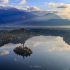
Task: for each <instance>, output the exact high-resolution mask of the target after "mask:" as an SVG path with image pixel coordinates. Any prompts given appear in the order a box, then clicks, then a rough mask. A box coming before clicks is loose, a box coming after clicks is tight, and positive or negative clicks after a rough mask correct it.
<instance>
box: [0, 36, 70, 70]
mask: <svg viewBox="0 0 70 70" xmlns="http://www.w3.org/2000/svg"><path fill="white" fill-rule="evenodd" d="M22 45H23V44H21V43H19V44H12V43H9V44H6V45H4V46H2V47H1V48H0V70H6V69H7V70H70V45H68V44H67V43H66V42H65V41H64V40H63V37H60V36H34V37H31V38H29V39H27V40H26V41H25V43H24V46H26V47H29V48H31V50H32V52H33V53H32V55H31V56H29V57H22V56H19V55H17V54H15V53H14V51H13V49H14V48H15V47H17V46H22Z"/></svg>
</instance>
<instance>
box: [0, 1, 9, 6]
mask: <svg viewBox="0 0 70 70" xmlns="http://www.w3.org/2000/svg"><path fill="white" fill-rule="evenodd" d="M8 2H9V0H0V4H1V5H7V4H8Z"/></svg>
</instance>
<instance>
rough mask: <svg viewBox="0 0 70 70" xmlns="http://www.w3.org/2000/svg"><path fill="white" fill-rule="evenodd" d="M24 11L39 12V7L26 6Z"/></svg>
mask: <svg viewBox="0 0 70 70" xmlns="http://www.w3.org/2000/svg"><path fill="white" fill-rule="evenodd" d="M26 9H27V10H28V11H40V10H41V9H40V8H39V7H37V6H32V7H31V6H27V7H26Z"/></svg>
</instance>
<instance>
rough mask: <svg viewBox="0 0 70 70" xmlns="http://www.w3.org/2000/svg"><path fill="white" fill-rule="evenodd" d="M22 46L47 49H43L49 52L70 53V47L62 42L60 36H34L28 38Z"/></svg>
mask: <svg viewBox="0 0 70 70" xmlns="http://www.w3.org/2000/svg"><path fill="white" fill-rule="evenodd" d="M24 46H27V47H30V48H34V47H41V46H43V48H44V46H45V47H47V49H45V50H46V51H47V50H48V51H49V52H52V51H70V45H68V44H67V43H66V42H65V41H64V40H63V37H60V36H35V37H32V38H29V39H28V40H27V41H26V42H25V44H24Z"/></svg>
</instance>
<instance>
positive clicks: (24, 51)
mask: <svg viewBox="0 0 70 70" xmlns="http://www.w3.org/2000/svg"><path fill="white" fill-rule="evenodd" d="M14 52H15V53H16V54H17V55H20V56H23V57H27V56H30V55H31V54H32V50H31V49H30V48H28V47H23V46H19V47H16V48H15V49H14Z"/></svg>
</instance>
